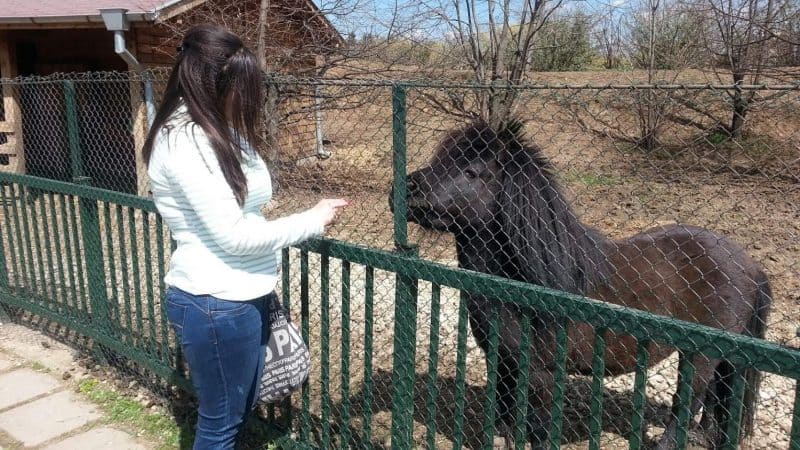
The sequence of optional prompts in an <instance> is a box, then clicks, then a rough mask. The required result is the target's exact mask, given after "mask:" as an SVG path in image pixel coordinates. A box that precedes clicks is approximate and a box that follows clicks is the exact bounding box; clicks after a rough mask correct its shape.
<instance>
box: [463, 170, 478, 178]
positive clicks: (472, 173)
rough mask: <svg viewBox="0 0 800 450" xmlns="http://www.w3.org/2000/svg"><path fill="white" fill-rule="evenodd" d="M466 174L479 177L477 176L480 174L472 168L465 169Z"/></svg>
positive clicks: (468, 176)
mask: <svg viewBox="0 0 800 450" xmlns="http://www.w3.org/2000/svg"><path fill="white" fill-rule="evenodd" d="M464 175H466V176H467V178H477V176H478V174H477V173H476V172H475V171H474V170H472V169H467V170H465V171H464Z"/></svg>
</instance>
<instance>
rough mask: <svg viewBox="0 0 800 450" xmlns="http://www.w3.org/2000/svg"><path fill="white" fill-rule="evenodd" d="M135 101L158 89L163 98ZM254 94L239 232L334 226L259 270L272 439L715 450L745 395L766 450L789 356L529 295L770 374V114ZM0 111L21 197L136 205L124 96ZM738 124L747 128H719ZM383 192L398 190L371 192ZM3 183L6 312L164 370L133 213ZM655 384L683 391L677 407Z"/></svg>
mask: <svg viewBox="0 0 800 450" xmlns="http://www.w3.org/2000/svg"><path fill="white" fill-rule="evenodd" d="M147 80H150V81H152V83H153V88H154V91H155V92H157V93H158V92H160V90H161V89H163V83H164V81H165V78H164V77H163V74H158V73H156V74H150V76H149V77H148V78H147ZM71 86H72V87H71ZM269 86H270V89H271V90H272V92H273V94H274V95H276V96H277V98H278V102H277V103H278V104H279V108H278V109H277V110H276V111H270V114H269V117H270V118H269V121H268V124H267V126H268V127H272V128H271V129H270V134H271V136H270V137H271V138H270V139H265V142H264V144H269V145H267V146H265V148H264V155H265V157H266V158H267V160H268V164H269V166H270V170H271V172H272V176H273V177H274V180H275V184H276V191H275V198H274V201H273V203H272V204H270V205H268V206H267V208H266V210H265V214H266V215H267V216H268V217H278V216H280V215H283V214H286V213H290V212H294V211H297V210H299V209H302V208H306V207H310V206H312V205H313V204H314V203H315V202H316V201H317V200H318V199H319V198H323V197H328V198H330V197H337V196H341V197H345V198H347V199H348V200H350V202H351V205H350V207H348V208H346V209H344V210H343V211H342V213H341V216H340V217H339V218H338V220H337V222H336V223H335V224H334V225H333V226H332V228H331V229H330V230H329V232H328V237H330V238H333V239H335V240H336V241H341V242H333V243H330V242H328V243H327V244H326V243H324V242H322V243H320V242H315V243H310V244H308V245H306V246H301V248H292V249H287V250H286V251H285V252H284V267H283V274H282V275H283V283H282V285H281V286H280V289H279V291H280V293H281V294H282V295H283V298H284V300H285V301H286V302H287V303H289V304H290V305H291V312H292V317H293V318H294V320H295V322H296V323H298V324H299V325H300V326H301V329H302V330H303V334H304V337H305V338H306V342H307V343H308V345H309V348H310V350H311V356H312V373H311V376H310V381H309V383H308V384H307V386H306V387H305V388H304V390H303V392H302V393H298V394H297V395H295V396H294V397H293V399H292V406H293V408H292V409H291V413H290V414H287V411H286V410H283V411H282V412H281V411H279V412H276V411H270V412H269V413H268V414H269V417H274V414H279V415H280V416H281V417H284V418H286V417H291V420H292V424H293V429H294V430H295V436H296V438H297V439H300V440H302V441H304V442H313V443H314V444H315V445H317V446H319V447H321V448H331V447H333V446H342V445H344V443H345V442H347V443H349V444H350V445H351V446H352V447H363V446H373V447H384V446H389V445H390V442H392V439H397V441H395V442H393V443H394V444H396V445H400V446H401V447H402V446H404V445H408V446H411V445H414V446H418V447H425V448H445V447H446V448H450V447H452V446H453V445H454V444H459V445H463V446H464V447H468V448H479V447H485V446H486V445H487V444H488V445H501V443H504V442H522V441H527V440H530V439H533V440H534V441H536V440H543V441H547V440H550V439H557V440H558V441H559V442H560V444H561V446H562V447H565V448H579V447H580V448H582V447H584V446H586V445H587V444H589V445H590V446H595V445H596V446H597V447H599V448H620V447H626V446H628V445H629V444H632V445H633V444H636V443H638V442H641V443H643V444H647V443H655V442H658V440H659V439H662V438H664V436H666V438H665V439H666V441H667V442H666V443H667V444H673V443H675V442H678V443H682V442H686V441H688V442H690V443H691V444H692V445H696V446H700V447H712V446H713V444H714V443H715V442H717V443H719V442H724V441H725V439H726V437H729V436H730V438H733V437H734V436H738V434H739V433H738V431H737V429H738V428H737V427H736V426H734V425H730V424H732V423H736V424H738V423H739V422H738V421H737V420H733V421H731V420H728V417H729V416H730V415H731V414H733V416H734V417H736V416H740V415H744V416H745V417H746V414H747V412H748V411H749V406H750V405H749V404H747V400H748V398H749V397H748V396H749V395H750V394H751V393H752V392H753V391H751V389H750V388H751V387H752V384H751V383H750V382H751V381H753V379H754V378H753V377H752V376H751V375H753V374H754V373H755V372H753V371H751V370H748V369H752V368H754V367H756V368H759V369H762V380H761V384H760V390H758V391H757V392H755V393H754V395H756V398H755V401H754V403H753V406H754V422H753V427H752V434H751V436H750V439H749V441H748V445H749V446H750V447H753V448H783V447H786V446H788V444H789V439H790V432H791V427H792V419H793V408H794V399H795V395H796V394H795V392H796V391H795V387H796V381H795V379H796V375H794V374H796V373H798V366H797V365H796V357H788V356H786V355H793V354H794V353H791V352H790V351H789V350H786V349H780V348H771V347H769V344H766V343H762V341H760V340H755V341H746V340H735V339H733V338H731V337H730V336H729V335H726V334H714V333H711V332H709V331H708V330H706V329H703V330H699V331H698V330H696V329H694V328H691V327H686V326H685V325H680V324H679V325H676V323H674V322H669V321H663V322H657V321H656V322H653V321H652V320H651V318H650V316H638V315H635V314H632V313H630V312H629V311H627V310H617V309H612V308H605V309H603V308H600V307H595V306H593V304H592V303H585V304H584V303H580V305H583V306H581V307H580V308H578V307H576V306H574V305H577V304H578V303H579V302H578V300H576V299H575V297H570V296H558V295H555V294H553V293H552V292H550V291H539V290H535V289H534V290H531V289H532V288H531V287H530V286H534V287H535V286H539V285H541V286H545V287H548V288H553V289H556V290H559V291H567V292H571V293H575V294H578V295H584V296H587V297H590V298H592V299H598V300H602V301H606V302H613V303H618V304H623V305H624V306H629V307H632V308H638V309H645V310H648V311H651V312H653V313H655V314H658V315H665V316H671V317H675V318H677V319H679V320H681V321H688V322H699V323H701V324H704V325H707V326H710V327H713V328H718V329H720V328H721V329H723V330H728V331H731V332H733V333H737V334H740V333H744V334H749V335H752V336H755V337H756V338H764V339H765V340H766V341H768V342H770V343H776V344H779V345H784V346H790V347H791V346H795V345H796V341H795V340H796V337H795V333H796V329H797V327H798V323H797V318H796V315H795V314H793V312H792V311H793V309H792V308H793V307H794V305H795V304H796V302H797V301H800V263H798V261H800V258H798V257H799V256H800V225H798V224H799V223H800V210H798V205H800V190H799V189H798V182H800V179H798V173H800V165H799V164H800V147H798V145H797V142H799V141H800V136H798V132H799V130H800V123H798V119H797V115H796V111H797V110H798V106H800V91H798V89H797V87H796V86H772V87H747V86H745V87H741V86H705V87H701V86H692V85H682V86H658V87H652V86H651V87H648V86H597V87H586V86H583V87H570V86H561V85H559V86H555V85H554V86H535V87H528V88H519V89H515V90H513V91H508V90H503V89H499V88H497V87H495V88H491V87H485V86H484V87H472V86H468V85H460V86H445V85H430V84H428V85H424V84H411V85H403V86H399V85H397V84H395V83H383V82H373V81H335V80H333V81H332V80H326V81H324V82H316V81H308V80H302V81H301V80H289V79H272V80H271V81H270V84H269ZM13 89H14V90H16V91H18V92H19V93H20V95H19V98H20V100H19V101H20V103H21V104H22V105H23V107H22V108H21V110H22V114H23V116H22V117H23V128H24V133H23V138H24V139H23V142H25V144H24V146H25V147H24V148H25V155H24V156H25V162H26V165H25V167H26V169H27V173H28V174H30V175H36V176H40V177H45V178H54V179H59V180H67V181H78V182H82V183H83V184H89V185H91V186H96V187H104V188H110V189H112V190H115V191H122V192H128V193H133V194H136V193H139V194H142V195H145V196H146V195H147V190H146V180H144V181H143V177H142V172H141V168H140V167H139V168H138V169H137V167H138V166H137V161H136V156H135V155H136V153H135V152H134V148H137V147H136V145H140V142H141V141H140V139H141V136H142V133H143V130H145V129H146V122H145V121H146V105H145V104H144V103H143V100H142V98H143V97H142V95H143V94H142V92H144V90H145V89H144V85H143V83H142V79H141V78H140V77H134V76H129V75H122V74H105V75H94V76H86V77H79V78H73V79H71V80H70V79H53V78H48V79H36V80H16V81H14V82H13ZM71 92H72V93H73V94H74V95H75V98H76V99H78V100H76V102H75V105H74V109H75V111H76V114H74V115H71V114H70V111H71V108H72V107H71V106H70V101H69V98H70V95H73V94H71ZM509 92H510V93H511V94H508V93H509ZM99 93H105V94H103V95H99ZM137 95H138V96H139V97H137ZM131 98H134V99H135V100H134V101H133V102H132V103H133V106H131V104H132V103H131V102H130V99H131ZM157 98H158V95H156V100H157ZM37 99H38V100H37ZM92 99H95V100H92ZM111 99H113V101H110V100H111ZM742 99H746V101H747V105H748V108H747V109H746V112H744V111H743V110H741V109H738V110H735V108H736V107H737V105H741V103H740V100H742ZM499 100H504V102H505V103H503V102H498V101H499ZM26 102H27V104H28V105H30V107H29V108H28V109H26V108H25V107H24V105H25V104H26ZM92 102H94V103H92ZM45 104H47V105H51V106H52V107H51V108H49V109H48V108H43V107H42V108H40V107H39V106H40V105H45ZM493 105H494V106H493ZM504 105H505V106H504ZM508 105H513V106H514V108H507V109H506V106H508ZM104 108H105V109H104ZM512 110H513V114H508V113H505V112H504V111H512ZM26 111H27V112H26ZM31 111H32V112H31ZM28 114H30V115H31V118H30V119H29V118H28V117H29V116H28ZM44 114H49V116H46V117H45V116H44ZM479 117H480V118H481V119H480V120H476V119H477V118H479ZM509 118H513V119H516V120H518V122H517V121H515V120H511V121H510V120H507V119H509ZM739 119H743V120H739ZM26 121H28V124H27V125H26V124H25V122H26ZM137 124H138V125H137ZM71 127H72V128H75V129H76V130H77V132H71V131H70V129H71ZM139 127H141V128H139ZM104 130H105V131H104ZM28 142H30V147H28V145H29V144H28ZM48 145H49V147H48ZM76 146H77V150H76ZM29 149H30V150H29ZM42 149H49V150H42ZM53 149H58V150H57V151H55V150H53ZM125 155H127V156H125ZM76 161H77V163H76ZM0 167H2V166H0ZM76 167H77V168H79V169H81V170H77V171H76ZM397 170H399V171H400V172H403V171H407V172H408V173H409V174H410V176H409V177H408V178H407V179H402V178H398V180H397V181H399V182H395V181H393V174H394V173H395V172H396V171H397ZM81 177H88V179H86V178H81ZM2 180H3V181H4V183H5V187H4V188H3V191H2V192H3V196H4V197H3V199H2V200H3V209H2V217H0V223H2V224H3V225H2V227H3V238H4V239H3V242H4V246H3V251H4V256H5V257H4V258H0V259H2V260H3V261H4V263H5V267H4V271H5V273H6V274H7V277H6V278H7V280H6V281H5V283H6V286H8V288H7V289H9V292H11V293H12V294H16V295H17V296H23V294H24V295H28V296H30V298H32V299H34V300H33V301H32V302H31V303H29V304H28V303H26V305H28V306H30V305H34V306H38V307H40V308H42V309H41V310H34V312H36V313H44V312H45V311H52V312H58V313H59V314H65V315H66V316H68V317H76V318H78V319H80V320H77V319H76V322H81V321H83V322H82V323H84V326H85V327H86V326H89V325H85V324H86V323H87V322H86V320H85V319H86V318H89V317H92V318H94V319H93V321H92V322H91V327H100V329H101V330H102V332H101V335H102V336H107V337H108V339H107V340H106V341H107V342H105V343H107V344H108V343H111V344H113V343H115V342H116V343H118V344H119V345H117V346H116V347H113V346H112V347H113V350H114V351H115V352H120V351H121V350H122V349H131V350H130V351H129V353H128V354H127V355H126V356H128V357H130V358H132V359H133V360H135V361H142V360H149V361H154V362H155V363H151V364H150V366H151V367H162V366H163V367H173V366H174V365H175V364H178V362H177V360H178V356H179V355H177V354H176V353H177V352H176V349H175V347H174V342H173V341H171V340H170V339H172V338H171V337H169V336H170V332H169V330H168V328H167V326H166V325H167V323H166V321H165V320H164V319H163V315H162V314H161V312H160V311H161V304H160V299H161V298H162V295H163V287H162V286H161V283H162V278H163V271H164V269H165V267H166V266H165V265H166V264H168V261H169V239H168V235H167V233H168V230H165V229H164V228H165V227H164V226H163V225H162V224H161V222H160V219H159V218H158V216H157V214H156V213H155V211H154V209H153V208H152V205H151V204H149V203H147V202H144V203H141V204H140V203H139V202H140V200H139V199H138V198H135V197H128V196H121V195H117V194H113V193H103V194H97V193H96V191H93V190H90V189H86V190H74V189H77V188H75V187H70V186H67V185H61V184H52V183H47V182H42V181H37V182H33V181H31V180H30V179H28V178H19V179H15V178H11V177H10V176H6V177H5V178H2ZM403 191H405V192H403ZM42 193H44V194H42ZM403 193H405V195H400V194H403ZM404 205H405V206H404ZM95 217H96V218H97V220H96V223H95V221H93V219H94V218H95ZM87 218H88V219H87ZM404 218H407V219H409V223H410V224H407V223H406V221H404V220H403V219H404ZM674 224H678V225H674ZM406 227H407V231H406ZM654 227H655V228H654ZM700 227H702V228H703V229H706V230H708V231H704V230H703V229H701V228H700ZM648 229H649V230H651V231H648V232H645V230H648ZM643 232H645V233H644V234H642V233H643ZM406 236H407V238H406ZM408 244H416V246H417V247H416V248H415V247H414V246H411V245H408ZM395 250H397V251H396V252H394V251H395ZM414 252H418V253H419V256H420V257H421V259H417V258H415V256H414ZM58 255H60V256H58ZM751 258H752V259H751ZM429 262H433V263H437V264H430V263H429ZM98 263H99V264H98ZM93 264H94V266H93ZM89 267H95V270H98V269H97V268H98V267H101V268H102V270H101V271H96V272H94V273H93V272H91V271H90V270H89V269H88V268H89ZM443 267H444V268H443ZM456 267H461V268H465V269H469V270H471V271H475V272H482V273H486V274H491V275H496V276H499V277H500V278H510V279H513V280H517V281H522V282H526V283H532V284H531V285H528V284H526V285H519V284H514V283H507V284H504V283H501V282H498V281H496V279H495V278H482V276H481V275H478V274H475V273H472V272H469V273H463V272H458V271H455V270H454V268H456ZM0 272H3V270H0ZM762 274H763V275H762ZM417 279H418V280H417ZM2 281H3V280H2V279H0V282H2ZM2 286H3V285H2V284H1V283H0V287H2ZM462 288H463V289H462ZM92 289H95V290H96V291H95V294H94V296H92V295H89V294H91V290H92ZM461 293H463V294H464V295H460V294H461ZM98 297H100V298H103V297H105V298H108V299H110V300H111V302H110V303H109V305H108V309H109V311H108V314H107V315H104V316H103V317H108V319H109V320H108V321H107V322H103V321H102V320H100V321H99V322H98V319H97V318H96V316H95V315H94V314H93V311H94V310H95V308H100V309H102V308H104V307H105V306H106V305H105V304H104V303H97V302H95V303H93V302H92V300H91V299H93V298H98ZM574 302H578V303H574ZM767 313H768V314H767ZM762 320H765V322H764V323H762V322H761V321H762ZM680 323H683V322H680ZM682 327H685V328H682ZM598 330H601V331H608V332H607V333H606V334H604V335H602V334H599V333H597V331H598ZM676 330H677V331H676ZM627 332H629V333H631V335H632V336H634V337H630V336H628V337H623V336H624V335H625V333H627ZM598 336H604V338H600V337H598ZM670 343H671V344H672V345H669V344H670ZM732 343H733V344H732ZM657 344H662V345H660V346H658V345H657ZM740 344H741V345H740ZM759 345H763V347H759ZM676 346H677V347H679V348H681V349H682V350H683V353H684V354H685V356H686V357H685V358H683V359H682V361H683V363H682V364H680V363H679V359H680V358H679V355H678V352H676V351H675V347H676ZM604 349H605V350H604ZM754 349H759V351H755V350H754ZM525 350H527V351H525ZM767 350H770V351H767ZM137 352H138V353H137ZM781 352H783V353H781ZM601 355H605V358H601V357H600V356H601ZM703 355H707V356H708V357H711V358H712V359H713V360H712V361H709V360H708V358H706V357H705V356H703ZM726 357H727V359H729V360H730V361H731V363H730V364H728V363H726V362H722V363H720V362H719V359H720V358H722V359H725V358H726ZM792 358H794V359H792ZM564 363H566V364H564ZM637 367H639V368H640V369H643V368H644V367H647V371H646V372H644V371H643V370H640V371H639V373H638V374H637V373H636V368H637ZM679 373H681V374H682V375H683V379H684V380H693V381H694V383H689V382H685V383H683V384H681V383H679V381H678V379H679V376H678V374H679ZM600 374H605V375H606V376H604V377H602V376H600ZM780 374H784V375H780ZM162 376H167V375H164V373H162ZM701 392H703V393H707V395H697V394H699V393H701ZM673 396H674V397H673ZM695 397H696V401H694V402H693V401H692V399H693V398H695ZM525 398H528V399H529V400H530V402H526V401H524V399H525ZM731 398H733V399H734V400H730V399H731ZM517 399H519V400H522V401H517ZM736 399H744V402H739V401H737V400H736ZM742 403H745V404H742ZM690 404H691V407H690ZM673 405H675V406H673ZM745 422H746V420H745ZM670 424H673V425H672V426H673V427H675V428H674V429H671V428H670ZM665 429H666V430H667V431H668V432H666V433H665ZM636 430H639V432H634V431H636ZM503 438H506V439H503ZM669 446H670V445H667V447H669Z"/></svg>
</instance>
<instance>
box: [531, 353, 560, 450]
mask: <svg viewBox="0 0 800 450" xmlns="http://www.w3.org/2000/svg"><path fill="white" fill-rule="evenodd" d="M540 367H541V366H540ZM545 367H546V366H545ZM553 387H554V378H553V372H552V370H548V369H537V370H534V371H532V372H531V377H530V387H529V390H528V414H527V417H526V421H525V422H526V424H525V425H526V431H527V434H528V442H529V443H530V445H531V448H532V449H544V448H548V447H549V445H548V438H549V437H550V429H551V428H552V425H553V424H552V415H551V411H552V409H553Z"/></svg>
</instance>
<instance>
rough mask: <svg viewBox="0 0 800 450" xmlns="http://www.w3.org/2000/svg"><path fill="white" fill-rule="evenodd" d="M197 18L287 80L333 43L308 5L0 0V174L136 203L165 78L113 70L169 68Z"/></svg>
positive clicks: (296, 0)
mask: <svg viewBox="0 0 800 450" xmlns="http://www.w3.org/2000/svg"><path fill="white" fill-rule="evenodd" d="M263 5H267V6H268V9H266V10H264V11H262V10H261V8H262V6H263ZM261 17H264V18H266V21H265V22H264V25H263V26H264V28H263V29H264V34H263V35H264V36H265V38H264V39H263V40H262V44H261V45H260V46H259V45H258V43H257V42H255V41H256V36H257V35H258V34H257V30H259V23H261V22H262V21H260V18H261ZM202 22H215V23H221V24H223V25H225V26H227V27H228V28H229V29H231V30H232V31H234V32H235V33H237V34H239V35H240V36H242V37H243V38H244V39H245V40H246V41H247V43H248V45H249V46H250V47H251V48H253V49H262V50H263V51H264V54H265V58H266V61H267V62H268V64H269V69H270V70H280V71H283V72H288V73H291V74H293V75H297V76H309V75H312V74H314V73H315V70H316V69H317V67H318V66H319V61H320V59H321V58H324V57H325V56H326V55H328V54H330V53H335V52H336V51H338V50H339V49H340V47H341V46H342V45H343V44H344V41H343V39H342V37H341V36H340V35H339V33H338V32H337V31H336V29H335V28H334V27H333V26H332V25H331V23H330V22H329V21H328V20H327V19H326V18H325V16H324V15H323V14H322V13H321V12H320V10H319V9H318V8H317V7H316V5H314V3H313V1H312V0H270V1H269V2H262V1H261V0H239V1H235V2H232V1H230V0H69V1H64V0H37V1H30V0H0V77H1V78H3V79H4V83H3V101H2V105H1V106H2V109H1V110H0V171H12V172H16V173H28V174H32V175H37V176H44V177H48V178H54V179H60V180H67V181H70V180H72V181H74V180H75V179H76V178H79V177H81V178H83V177H88V179H89V180H90V181H89V182H90V183H91V184H92V185H94V186H98V187H103V188H108V189H113V190H118V191H123V192H130V193H138V194H139V195H146V194H147V192H148V189H147V180H146V174H145V170H144V165H143V164H142V161H140V158H139V157H140V151H139V149H140V148H141V144H142V143H143V140H144V136H145V133H146V130H147V128H148V124H149V120H151V119H152V115H153V112H154V108H155V107H156V106H157V105H158V102H159V100H160V92H161V89H163V86H164V83H165V81H166V80H165V79H164V77H163V76H162V77H161V79H160V80H157V81H156V82H146V81H143V80H142V79H141V77H134V79H133V80H131V79H130V78H128V77H125V76H120V75H119V72H128V71H135V72H138V71H141V70H146V69H154V68H168V67H170V66H171V65H172V64H173V62H174V57H175V54H176V48H177V46H178V45H179V43H180V37H181V36H182V35H183V33H184V32H185V31H186V30H187V29H188V28H189V27H191V26H192V25H194V24H197V23H202ZM160 73H163V74H165V73H166V71H161V72H160ZM115 74H116V75H115ZM16 77H44V78H41V80H42V81H43V82H42V83H29V82H23V83H19V82H15V81H14V80H11V81H10V80H8V79H13V78H16ZM35 79H36V80H40V78H35ZM20 80H22V79H20ZM25 80H30V78H25ZM70 80H72V83H70ZM120 105H129V107H128V106H123V107H120ZM70 112H72V113H73V115H74V116H77V123H78V125H77V128H78V130H77V131H76V130H70V120H69V116H70ZM315 122H316V121H314V120H311V121H310V124H311V126H312V127H314V126H315V125H314V124H315ZM72 126H73V128H75V125H74V121H73V125H72ZM310 134H311V135H312V136H313V135H314V131H313V130H312V131H310ZM76 136H77V138H76ZM76 158H77V160H80V164H79V165H76V164H75V161H76ZM84 179H85V178H84Z"/></svg>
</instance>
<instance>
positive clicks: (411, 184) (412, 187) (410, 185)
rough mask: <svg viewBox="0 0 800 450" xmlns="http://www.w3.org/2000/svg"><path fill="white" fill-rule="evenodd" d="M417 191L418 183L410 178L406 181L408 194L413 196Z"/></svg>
mask: <svg viewBox="0 0 800 450" xmlns="http://www.w3.org/2000/svg"><path fill="white" fill-rule="evenodd" d="M417 190H418V187H417V182H416V181H414V180H413V179H411V178H409V179H408V181H406V193H408V194H412V193H414V192H416V191H417Z"/></svg>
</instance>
